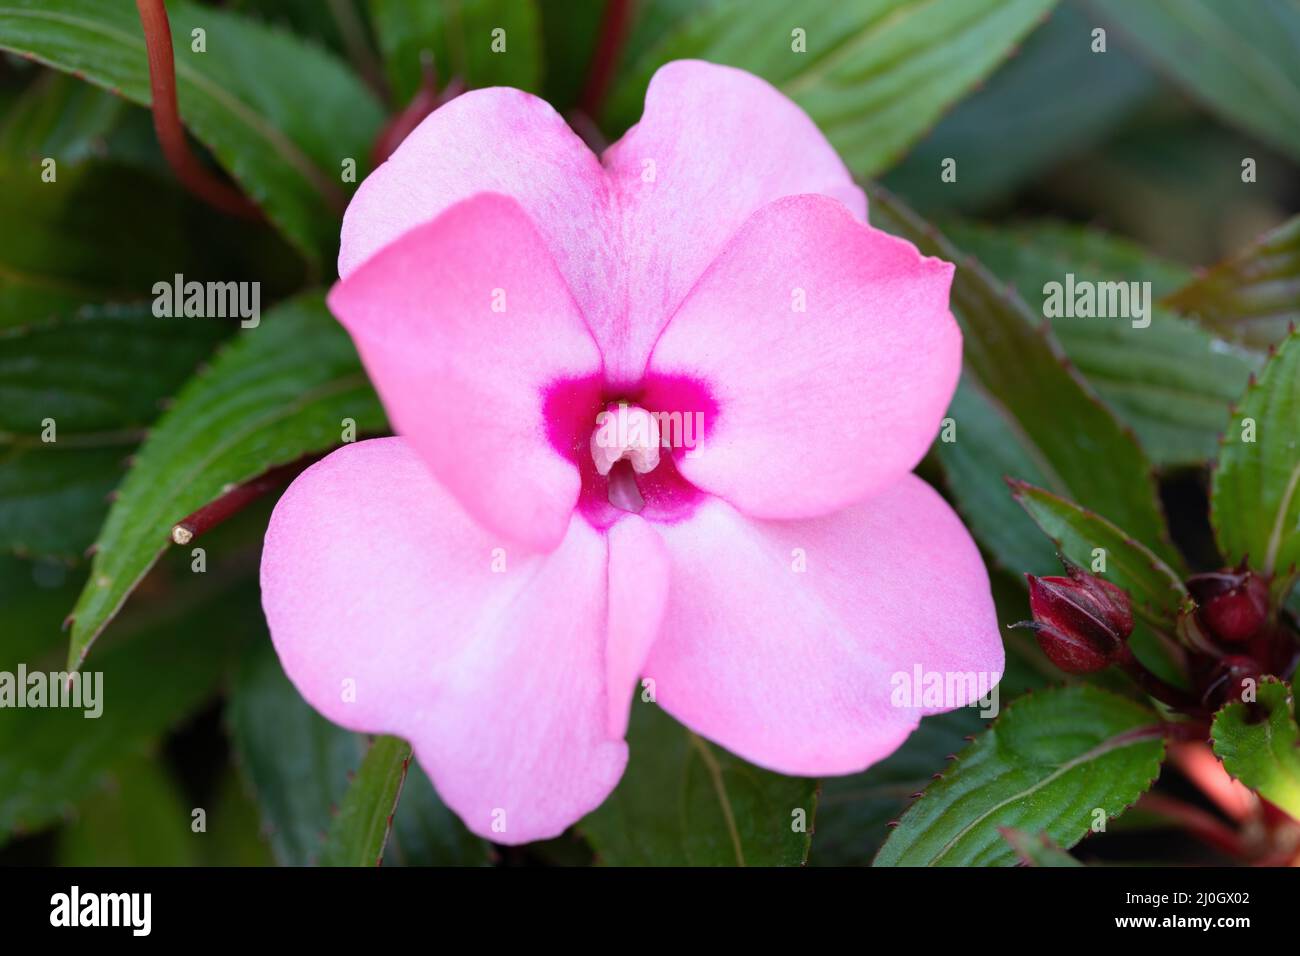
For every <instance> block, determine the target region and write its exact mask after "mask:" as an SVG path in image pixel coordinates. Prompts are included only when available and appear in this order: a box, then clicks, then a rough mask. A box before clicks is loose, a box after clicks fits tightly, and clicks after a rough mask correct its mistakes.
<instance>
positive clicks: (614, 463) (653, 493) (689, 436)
mask: <svg viewBox="0 0 1300 956" xmlns="http://www.w3.org/2000/svg"><path fill="white" fill-rule="evenodd" d="M544 409H545V415H546V422H547V431H548V435H549V437H550V440H551V444H552V445H553V446H554V447H555V449H556V450H557V451H559V452H560V454H562V455H564V456H565V457H566V458H568V459H569V460H570V461H572V462H573V463H574V465H575V466H576V467H577V469H578V473H579V475H580V476H581V479H582V486H581V488H582V490H581V492H580V493H579V496H578V511H579V513H580V514H582V515H583V517H585V518H586V519H587V520H588V521H589V522H590V523H591V524H592V525H593V526H594V527H596V528H602V529H603V528H607V527H609V526H610V525H611V524H613V523H614V522H615V521H617V520H618V518H619V517H620V516H621V515H623V514H625V513H627V512H631V513H633V514H639V515H641V516H642V517H644V518H647V519H649V520H653V521H670V522H673V521H679V520H681V519H683V518H685V517H687V516H689V515H690V514H691V512H692V511H694V509H695V506H696V505H697V504H698V502H699V501H700V500H701V498H702V497H703V496H702V493H701V492H700V491H699V490H697V489H696V488H695V486H693V485H692V484H691V483H690V482H688V481H687V480H686V479H685V478H683V477H682V475H681V473H680V472H679V470H678V468H677V462H678V461H679V460H680V459H681V457H683V456H692V455H702V454H704V453H705V449H704V439H705V436H706V435H707V434H708V432H709V430H710V428H711V427H712V422H713V416H714V414H715V413H716V411H717V403H716V402H715V401H714V400H713V397H712V395H710V394H709V391H708V389H707V388H705V387H704V386H703V385H702V384H701V383H699V382H696V381H693V380H689V379H669V378H666V377H662V376H661V377H657V378H652V379H647V380H646V381H645V382H643V383H642V384H641V385H640V386H638V387H635V388H630V389H622V390H619V391H617V392H612V391H610V390H609V388H608V387H607V386H606V385H605V383H603V382H601V381H598V380H595V379H586V380H580V381H561V382H557V383H555V384H554V385H553V386H552V387H551V388H550V389H548V390H547V393H546V396H545V399H544Z"/></svg>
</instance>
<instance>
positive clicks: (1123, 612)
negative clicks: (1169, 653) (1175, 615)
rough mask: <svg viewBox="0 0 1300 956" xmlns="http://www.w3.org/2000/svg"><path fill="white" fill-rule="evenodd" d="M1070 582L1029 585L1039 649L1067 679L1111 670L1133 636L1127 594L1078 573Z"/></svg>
mask: <svg viewBox="0 0 1300 956" xmlns="http://www.w3.org/2000/svg"><path fill="white" fill-rule="evenodd" d="M1066 570H1067V571H1069V577H1052V578H1036V577H1034V576H1033V575H1032V574H1029V575H1026V577H1027V578H1028V579H1029V609H1030V610H1031V611H1032V612H1033V615H1034V620H1033V622H1032V623H1030V624H1029V626H1030V627H1032V628H1033V629H1034V636H1035V637H1036V638H1037V639H1038V646H1039V647H1041V648H1042V649H1043V653H1044V654H1046V655H1047V657H1048V660H1050V661H1051V662H1052V663H1053V664H1055V665H1056V666H1057V667H1059V668H1060V669H1061V670H1063V671H1065V672H1066V673H1068V674H1086V673H1089V672H1091V671H1099V670H1101V669H1102V668H1104V667H1107V666H1109V665H1110V664H1113V663H1114V662H1115V660H1116V658H1117V657H1118V656H1119V654H1120V652H1121V651H1122V650H1123V649H1124V646H1125V644H1126V642H1127V641H1128V636H1129V634H1131V633H1132V632H1133V609H1132V605H1131V604H1130V602H1129V597H1128V594H1127V593H1126V592H1125V591H1124V590H1123V589H1122V588H1118V587H1116V586H1115V585H1113V584H1111V583H1110V582H1109V581H1103V580H1102V579H1101V578H1099V577H1096V576H1095V575H1092V574H1089V573H1087V572H1086V571H1083V570H1082V569H1080V568H1077V567H1074V566H1068V567H1067V569H1066Z"/></svg>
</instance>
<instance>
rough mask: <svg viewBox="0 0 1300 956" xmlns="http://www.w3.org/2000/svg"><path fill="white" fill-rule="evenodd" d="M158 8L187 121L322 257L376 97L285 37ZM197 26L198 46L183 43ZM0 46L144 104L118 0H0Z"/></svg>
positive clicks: (365, 149)
mask: <svg viewBox="0 0 1300 956" xmlns="http://www.w3.org/2000/svg"><path fill="white" fill-rule="evenodd" d="M168 12H169V15H170V19H171V31H172V41H173V45H174V47H175V50H176V85H177V93H178V96H179V100H180V108H181V117H182V119H183V121H184V122H185V124H186V126H187V127H188V128H189V129H190V130H191V131H192V132H193V133H194V135H195V136H196V137H197V138H198V139H199V140H201V141H202V142H203V143H204V144H205V145H207V146H208V147H209V148H211V150H212V152H213V154H214V155H215V156H216V158H217V160H218V161H219V162H220V163H221V164H222V166H223V167H225V169H226V170H227V171H228V172H229V173H230V174H231V175H232V176H233V177H234V178H235V180H236V181H238V182H239V184H240V185H241V186H242V187H243V188H244V190H245V191H246V192H247V193H248V194H249V196H250V197H251V198H252V199H253V201H254V202H256V203H257V204H258V205H259V206H261V207H262V208H263V209H264V210H265V212H266V214H267V217H268V218H269V219H270V220H271V221H272V222H273V223H275V225H276V226H277V227H279V229H280V230H281V231H282V232H283V233H284V235H285V236H286V237H287V238H288V239H289V240H290V241H291V242H292V243H293V244H294V245H295V246H297V247H298V249H299V250H300V251H301V252H302V253H303V255H304V256H305V257H306V258H307V259H308V260H309V261H310V262H312V263H314V264H316V265H317V266H320V265H322V264H323V263H325V262H327V261H328V260H330V259H331V258H332V257H333V255H334V253H335V252H336V251H337V249H338V236H339V216H340V214H341V212H342V209H343V206H344V204H345V203H346V197H347V192H346V191H345V189H344V184H343V182H342V177H341V171H342V163H343V161H344V160H346V159H349V158H350V159H354V160H356V162H357V166H358V179H360V177H361V175H362V174H363V173H364V171H365V170H364V167H365V165H366V157H367V156H368V155H369V150H370V144H371V142H372V141H373V139H374V137H375V134H376V133H377V132H378V130H379V125H380V122H381V121H382V118H383V117H382V113H381V110H380V107H379V104H378V103H377V102H376V100H375V99H374V97H373V96H372V95H371V94H370V93H369V92H368V91H367V90H366V89H365V87H364V86H362V85H361V83H360V82H359V81H358V80H357V79H356V77H355V76H354V75H353V74H352V73H351V71H350V70H349V69H348V68H347V67H346V66H345V65H344V64H343V63H341V62H339V61H338V60H337V59H335V58H334V57H333V56H332V55H330V54H328V53H326V52H325V51H324V50H321V49H319V48H316V47H313V46H311V45H309V44H307V43H304V42H303V41H301V40H299V39H298V38H297V37H294V36H293V35H291V34H287V33H283V32H281V31H279V30H275V29H272V28H269V27H266V26H264V25H262V24H260V23H257V22H256V21H253V20H248V19H245V18H242V17H240V16H238V15H236V14H231V13H226V12H224V11H221V10H214V9H213V8H211V7H199V6H195V5H193V4H190V3H185V2H176V3H170V4H168ZM196 29H202V30H204V31H205V36H206V51H205V52H194V51H193V50H192V49H191V35H192V31H194V30H196ZM0 49H7V50H12V51H14V52H16V53H21V54H23V55H25V56H29V57H32V58H34V59H36V60H38V61H40V62H42V63H46V64H48V65H50V66H53V67H55V68H57V69H60V70H64V71H66V72H70V73H80V74H82V75H84V76H85V78H86V79H87V80H89V81H90V82H92V83H95V84H96V85H99V86H103V87H105V88H107V89H110V90H113V91H115V92H119V93H120V94H121V95H122V96H124V97H126V98H127V99H129V100H132V101H133V102H136V103H141V104H145V105H147V104H148V103H149V102H150V92H149V70H148V65H147V61H146V58H145V48H144V36H143V32H142V30H141V28H140V22H139V18H138V15H137V13H136V9H135V5H134V4H132V3H130V2H128V0H107V2H106V0H3V2H0Z"/></svg>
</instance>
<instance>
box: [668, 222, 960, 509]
mask: <svg viewBox="0 0 1300 956" xmlns="http://www.w3.org/2000/svg"><path fill="white" fill-rule="evenodd" d="M952 273H953V267H952V266H951V265H950V264H949V263H946V262H943V261H941V260H939V259H930V258H925V257H922V256H921V255H920V254H919V253H918V252H917V251H916V248H915V247H914V246H912V245H911V244H910V243H907V242H904V241H903V240H901V239H896V238H894V237H892V236H889V235H887V234H886V233H883V232H881V231H879V230H876V229H873V228H871V227H870V226H866V225H863V224H862V223H860V222H858V221H857V220H855V219H854V218H853V217H852V216H850V215H849V214H848V213H847V212H846V211H845V209H844V207H843V206H842V205H840V204H839V203H837V202H833V201H832V200H829V199H827V198H825V197H823V196H793V197H789V198H786V199H781V200H778V201H776V202H774V203H770V204H769V205H767V206H764V207H763V208H762V209H760V210H759V211H758V212H757V213H755V214H754V215H753V216H752V217H751V218H750V219H749V221H748V222H746V223H745V225H744V226H743V227H742V228H741V230H740V231H739V232H738V233H737V234H736V236H735V238H734V239H733V240H732V241H731V243H730V244H729V245H728V246H727V248H726V249H725V250H724V251H723V252H722V254H721V255H720V256H719V257H718V258H717V260H716V261H715V262H714V263H713V265H712V266H710V267H709V270H708V272H707V273H705V275H704V276H703V278H702V279H701V280H700V282H699V284H698V285H696V287H695V288H694V289H693V290H692V291H691V294H690V296H689V297H688V298H687V300H686V301H685V302H684V303H683V304H682V307H681V309H680V310H679V311H678V313H677V314H676V316H674V318H673V320H672V322H671V323H669V325H668V327H667V328H666V329H665V330H664V333H663V336H662V337H661V338H660V339H659V342H658V343H657V344H656V345H655V348H654V354H653V355H652V356H651V359H650V375H649V376H648V378H647V383H648V385H647V387H648V389H649V391H650V393H651V397H650V398H649V399H648V401H649V402H650V403H651V405H653V404H654V402H655V401H656V399H655V397H654V392H655V389H656V385H655V382H656V380H659V381H670V382H676V381H680V380H682V379H686V380H692V379H694V380H697V381H699V382H700V383H702V384H703V385H704V387H705V390H706V391H708V392H709V393H711V395H712V398H713V400H714V402H715V403H716V405H717V409H716V411H715V412H714V420H713V421H712V422H711V423H710V422H706V423H705V429H706V433H705V438H704V441H703V442H702V443H701V444H700V446H699V447H697V448H695V449H693V451H692V453H691V454H689V455H685V456H681V457H679V459H678V468H679V469H680V471H681V473H682V475H683V476H685V477H686V479H687V480H689V481H690V482H692V483H693V484H694V485H696V486H697V487H699V488H702V489H704V490H705V491H709V492H712V493H713V494H716V495H719V496H721V497H723V498H726V499H727V500H728V501H730V502H731V503H732V504H734V505H735V506H736V507H737V508H739V509H740V510H741V511H744V512H746V513H747V514H750V515H752V516H755V517H761V518H801V517H810V516H813V515H819V514H826V513H828V512H830V511H833V510H835V509H837V508H841V507H843V506H845V505H848V504H852V503H854V502H857V501H861V500H863V499H864V498H866V497H867V496H868V495H870V494H872V493H873V492H874V491H876V490H877V489H879V488H883V487H885V486H886V485H889V484H891V483H892V482H894V481H897V480H898V478H899V477H900V476H902V475H904V474H906V473H907V472H909V471H911V469H912V468H913V467H915V465H916V463H917V462H919V461H920V460H921V457H922V456H923V455H924V454H925V451H926V449H927V448H929V446H930V443H931V442H932V441H933V440H934V436H935V433H936V432H937V430H938V427H939V424H940V421H941V419H942V417H943V414H944V411H945V409H947V407H948V402H949V400H950V399H951V397H952V394H953V390H954V389H955V388H956V385H957V377H958V375H959V374H960V371H961V331H960V329H959V328H958V326H957V323H956V321H955V320H954V319H953V317H952V314H951V313H950V312H949V311H948V289H949V286H950V284H951V281H952Z"/></svg>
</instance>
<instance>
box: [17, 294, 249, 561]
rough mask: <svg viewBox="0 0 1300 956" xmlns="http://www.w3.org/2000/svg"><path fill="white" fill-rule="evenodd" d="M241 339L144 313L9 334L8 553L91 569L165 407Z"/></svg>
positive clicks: (63, 318) (59, 321)
mask: <svg viewBox="0 0 1300 956" xmlns="http://www.w3.org/2000/svg"><path fill="white" fill-rule="evenodd" d="M232 329H233V324H232V325H226V324H224V323H220V322H217V321H215V320H206V319H159V318H155V317H154V316H153V315H152V314H151V312H150V311H149V310H148V309H147V308H144V307H142V306H123V307H110V308H86V309H82V310H80V311H78V312H77V313H76V314H75V315H59V316H55V317H54V318H51V319H48V320H42V321H39V322H35V323H33V324H31V325H24V326H15V327H11V328H3V327H0V549H4V550H8V551H13V552H16V553H20V554H34V555H41V556H52V557H57V558H60V559H62V560H66V561H75V560H77V559H79V558H80V557H81V555H82V553H83V552H84V551H85V550H86V547H87V546H88V545H89V544H90V543H91V542H92V541H93V540H94V539H95V534H96V532H98V530H99V528H100V525H102V524H103V521H104V515H105V514H106V513H107V511H108V495H109V493H110V492H111V491H112V490H113V489H114V488H115V487H117V484H118V482H120V481H121V479H122V475H123V473H124V472H125V469H126V459H127V457H128V456H129V455H130V454H131V452H132V451H133V450H134V449H135V446H136V445H137V444H138V443H139V441H140V439H141V438H142V437H143V435H144V430H145V427H146V426H147V425H148V424H149V423H150V422H152V421H153V420H154V418H155V417H157V415H158V413H159V410H160V406H161V403H162V401H163V400H164V399H166V398H169V397H170V396H171V395H173V394H175V392H176V390H177V389H178V388H180V386H181V385H182V384H183V383H184V381H185V380H186V378H188V377H189V375H190V374H191V372H192V371H193V370H194V369H195V368H196V367H197V366H198V365H199V363H200V362H201V361H202V360H203V359H204V358H206V357H207V356H208V355H209V354H210V353H211V352H212V349H213V347H214V346H215V345H216V343H217V342H218V341H220V339H221V338H222V337H223V336H225V335H227V334H229V332H230V331H231V330H232ZM46 423H52V425H51V427H52V428H53V431H49V430H48V429H47V424H46ZM49 437H53V438H54V440H53V441H46V440H45V439H46V438H49Z"/></svg>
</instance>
